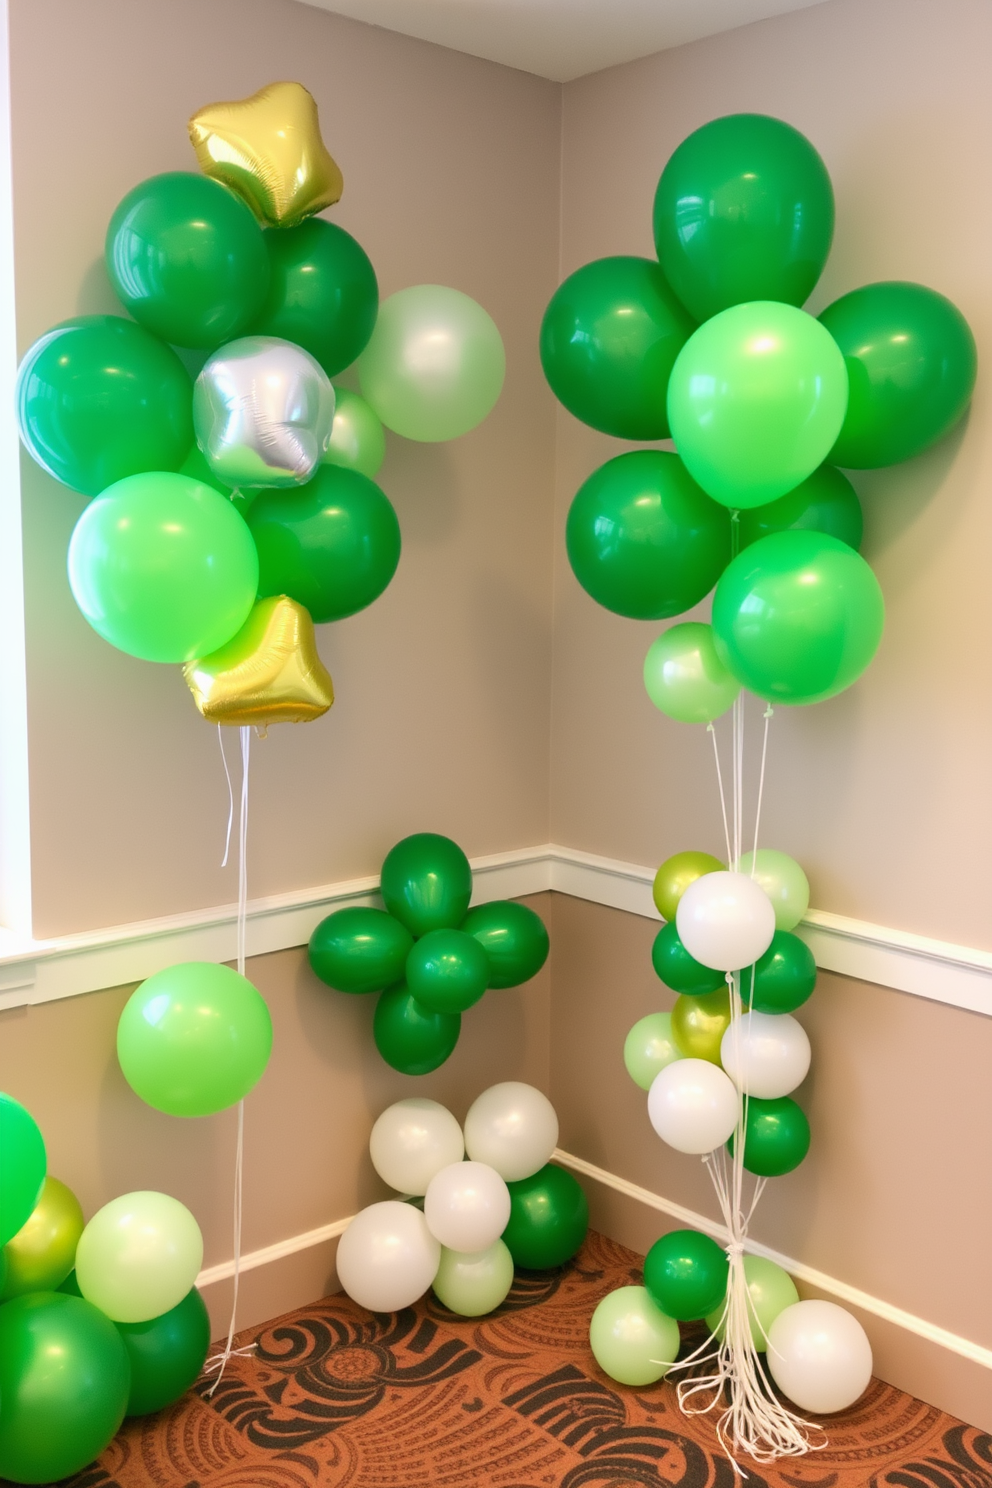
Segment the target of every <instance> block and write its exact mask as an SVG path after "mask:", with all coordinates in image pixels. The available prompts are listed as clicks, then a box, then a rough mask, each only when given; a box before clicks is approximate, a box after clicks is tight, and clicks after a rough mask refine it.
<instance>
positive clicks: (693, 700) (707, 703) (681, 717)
mask: <svg viewBox="0 0 992 1488" xmlns="http://www.w3.org/2000/svg"><path fill="white" fill-rule="evenodd" d="M644 689H645V691H646V692H647V695H648V697H649V698H650V699H651V701H652V702H653V703H654V705H655V707H656V708H658V709H659V710H660V712H662V713H664V714H666V715H667V717H669V718H674V719H675V720H676V721H677V722H678V723H712V721H713V719H714V718H719V717H720V715H721V713H726V711H727V709H728V708H732V707H733V705H734V703H735V702H736V700H737V697H738V694H739V693H740V690H741V684H740V683H739V682H738V680H737V678H736V677H735V676H734V675H733V673H732V672H728V670H727V668H726V667H725V666H724V664H723V662H722V661H721V660H720V658H719V656H718V655H717V654H716V645H715V643H714V640H713V628H712V626H710V625H704V624H703V623H702V621H699V620H686V621H684V622H683V623H682V624H681V625H673V626H672V627H671V629H670V630H666V631H665V632H664V634H663V635H660V636H659V637H658V639H657V640H656V641H654V642H653V643H652V645H651V646H650V648H649V650H648V654H647V656H645V658H644Z"/></svg>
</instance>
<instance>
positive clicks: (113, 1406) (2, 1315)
mask: <svg viewBox="0 0 992 1488" xmlns="http://www.w3.org/2000/svg"><path fill="white" fill-rule="evenodd" d="M129 1383H130V1366H129V1364H128V1357H127V1351H126V1349H125V1347H124V1344H123V1342H122V1341H121V1338H120V1335H119V1334H118V1332H117V1329H116V1328H115V1327H114V1325H113V1323H112V1322H111V1321H110V1319H109V1318H106V1317H104V1315H103V1313H102V1312H100V1311H99V1310H98V1309H97V1308H96V1307H93V1306H91V1305H90V1303H89V1302H85V1301H84V1300H83V1299H82V1298H81V1297H71V1296H66V1295H64V1294H63V1293H60V1292H32V1293H31V1294H30V1295H29V1296H26V1297H17V1298H15V1299H14V1301H12V1302H7V1303H6V1304H5V1305H4V1306H3V1307H0V1398H2V1400H3V1414H2V1416H0V1475H2V1476H3V1477H4V1478H7V1479H10V1480H11V1481H12V1482H15V1483H53V1482H55V1481H56V1480H61V1479H62V1478H66V1477H68V1476H69V1475H70V1474H71V1473H75V1472H77V1471H78V1470H79V1469H80V1468H83V1467H85V1466H86V1465H87V1463H90V1462H92V1461H93V1459H94V1457H98V1456H99V1455H100V1453H101V1452H102V1451H103V1449H104V1447H106V1446H107V1445H108V1444H109V1443H110V1442H111V1441H112V1439H113V1437H114V1436H115V1435H116V1433H117V1429H118V1427H119V1426H120V1424H121V1422H122V1421H123V1419H124V1411H125V1409H126V1407H127V1397H128V1387H129Z"/></svg>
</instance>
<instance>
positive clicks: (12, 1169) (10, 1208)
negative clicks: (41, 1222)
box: [0, 1092, 48, 1245]
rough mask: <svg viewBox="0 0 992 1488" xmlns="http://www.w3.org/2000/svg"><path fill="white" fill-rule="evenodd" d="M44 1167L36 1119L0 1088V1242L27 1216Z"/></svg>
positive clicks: (36, 1197)
mask: <svg viewBox="0 0 992 1488" xmlns="http://www.w3.org/2000/svg"><path fill="white" fill-rule="evenodd" d="M47 1171H48V1158H47V1154H46V1152H45V1139H44V1137H43V1136H42V1135H41V1131H40V1129H39V1127H38V1123H37V1122H36V1121H35V1119H34V1117H33V1116H32V1115H31V1112H30V1111H28V1110H27V1109H26V1108H25V1107H24V1106H22V1105H21V1103H20V1101H16V1100H15V1099H14V1097H13V1096H12V1095H7V1094H6V1093H5V1092H0V1245H6V1244H7V1241H8V1240H13V1238H14V1236H15V1235H16V1234H17V1232H18V1230H19V1229H20V1228H21V1227H22V1225H24V1224H26V1223H27V1221H28V1220H29V1219H30V1217H31V1215H32V1213H33V1211H34V1207H35V1205H36V1204H37V1202H38V1200H39V1199H40V1198H41V1190H42V1188H43V1187H44V1183H45V1175H46V1173H47Z"/></svg>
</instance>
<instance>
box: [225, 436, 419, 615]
mask: <svg viewBox="0 0 992 1488" xmlns="http://www.w3.org/2000/svg"><path fill="white" fill-rule="evenodd" d="M247 521H248V526H249V528H250V529H251V535H252V537H253V538H254V539H255V547H256V548H257V549H258V592H259V594H260V595H261V596H263V597H265V596H271V595H277V594H288V595H289V597H290V599H295V600H296V602H297V604H301V605H304V606H305V607H306V609H308V610H309V611H310V614H311V616H312V618H313V619H314V620H315V621H316V623H317V624H318V625H324V624H326V623H327V622H328V621H330V620H343V619H345V617H346V616H348V615H355V614H357V613H358V611H359V610H364V609H365V607H366V606H367V605H370V604H371V603H372V601H373V600H376V599H378V598H379V595H380V594H381V593H382V592H383V590H384V589H385V588H386V587H387V586H388V584H389V582H390V580H391V579H392V577H393V575H394V574H395V572H396V568H397V565H398V564H399V561H400V524H399V522H398V521H397V518H396V513H395V511H394V510H393V507H392V504H391V503H390V501H389V498H388V497H387V496H386V495H385V493H384V492H383V491H381V490H380V489H379V487H378V486H377V485H376V484H375V482H374V481H370V480H369V479H368V477H367V476H364V475H359V473H358V471H357V470H342V469H341V468H340V467H338V466H334V465H322V466H320V468H319V469H318V471H317V474H316V475H315V476H314V478H313V480H311V481H309V482H308V483H307V484H306V485H305V486H302V487H300V489H299V490H296V491H280V490H274V491H262V492H261V493H260V494H259V495H258V496H256V498H255V500H254V501H253V502H252V504H251V509H250V511H249V512H248V517H247Z"/></svg>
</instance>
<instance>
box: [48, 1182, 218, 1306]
mask: <svg viewBox="0 0 992 1488" xmlns="http://www.w3.org/2000/svg"><path fill="white" fill-rule="evenodd" d="M202 1264H203V1236H202V1235H201V1234H200V1227H199V1225H198V1224H197V1222H196V1220H195V1219H194V1218H193V1216H192V1214H191V1213H190V1212H189V1210H188V1209H187V1208H186V1206H185V1204H181V1203H180V1202H179V1200H178V1199H173V1198H171V1197H170V1196H169V1194H163V1193H155V1192H153V1191H150V1190H143V1191H141V1192H138V1193H129V1194H122V1195H121V1197H120V1198H118V1199H111V1201H110V1203H109V1204H104V1206H103V1208H102V1209H98V1210H97V1212H96V1214H94V1216H93V1218H92V1219H91V1220H90V1222H89V1224H88V1225H87V1226H86V1228H85V1229H84V1231H83V1233H82V1234H81V1235H80V1237H79V1244H78V1245H77V1247H76V1281H77V1283H78V1285H79V1290H80V1292H81V1293H82V1295H83V1296H84V1297H85V1298H86V1300H87V1302H92V1303H93V1306H94V1307H99V1309H100V1311H101V1312H105V1313H106V1314H107V1316H108V1317H109V1318H111V1319H112V1320H113V1321H114V1322H115V1323H143V1322H146V1321H147V1320H148V1319H149V1318H157V1317H161V1316H162V1314H163V1313H164V1312H170V1311H171V1310H172V1308H173V1307H178V1305H179V1303H180V1302H181V1301H182V1300H183V1298H184V1297H185V1296H186V1293H187V1292H188V1291H189V1289H190V1288H191V1287H192V1285H193V1283H194V1281H195V1280H196V1277H197V1273H198V1272H199V1270H200V1267H201V1265H202Z"/></svg>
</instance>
